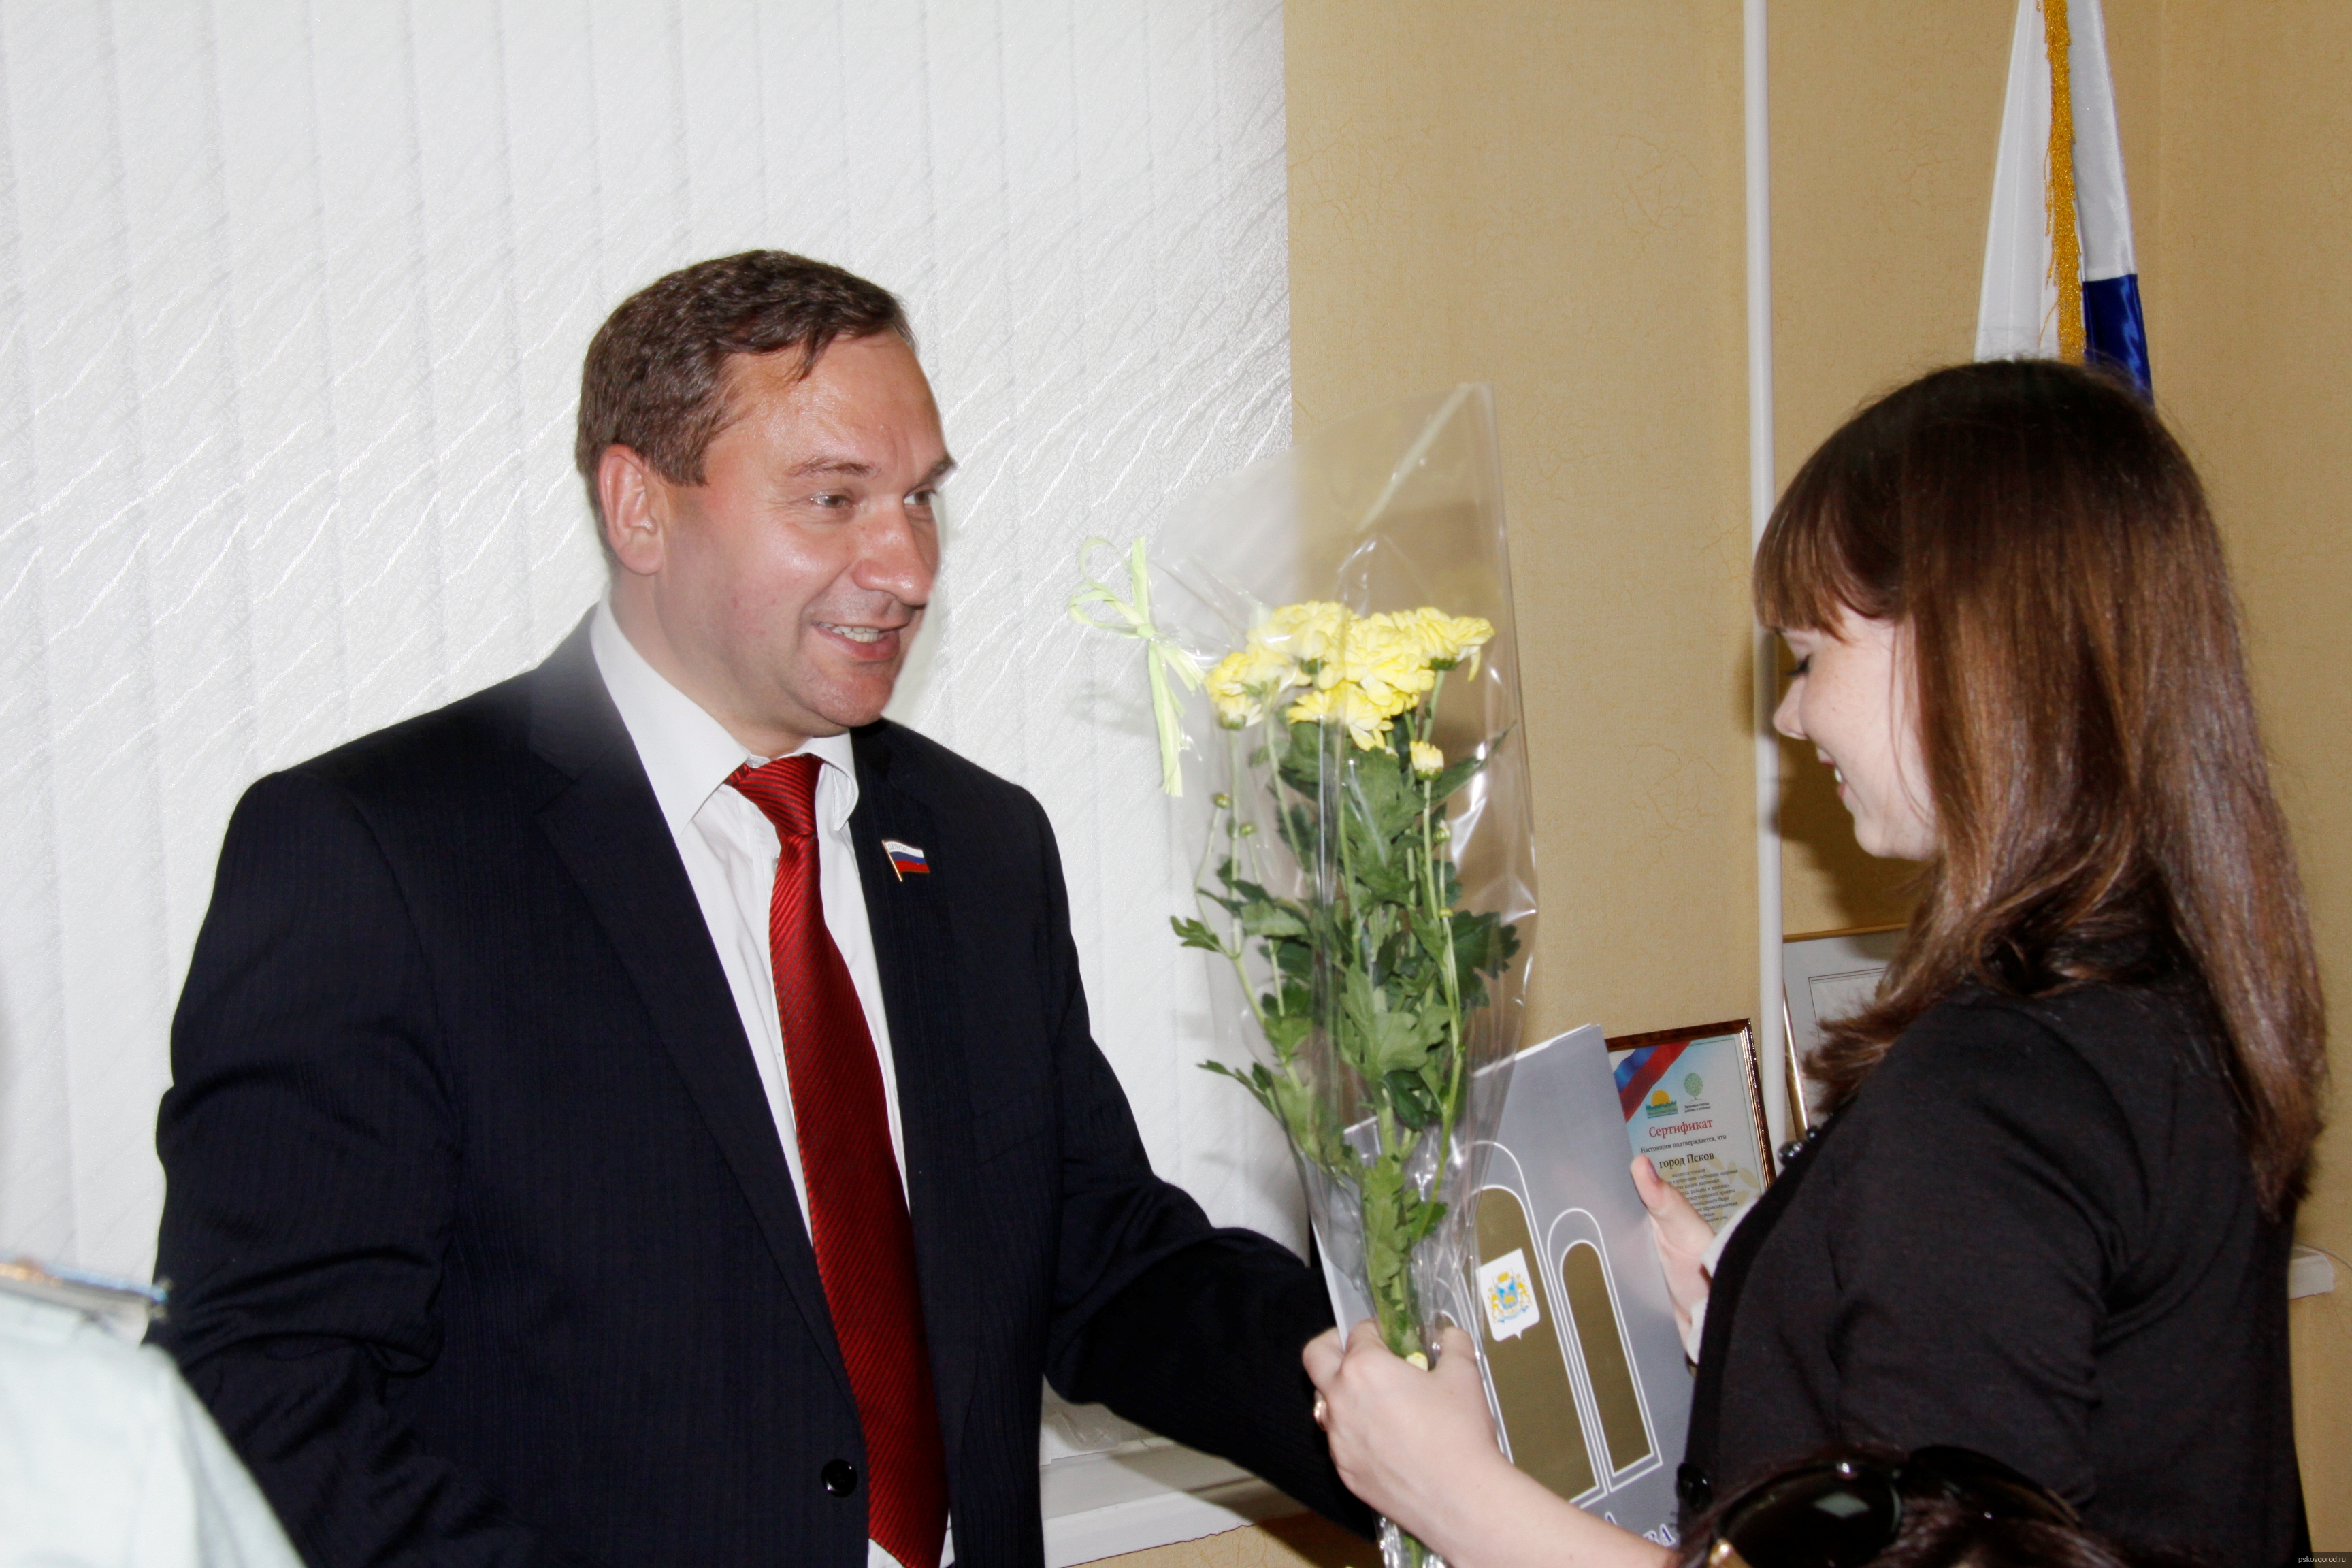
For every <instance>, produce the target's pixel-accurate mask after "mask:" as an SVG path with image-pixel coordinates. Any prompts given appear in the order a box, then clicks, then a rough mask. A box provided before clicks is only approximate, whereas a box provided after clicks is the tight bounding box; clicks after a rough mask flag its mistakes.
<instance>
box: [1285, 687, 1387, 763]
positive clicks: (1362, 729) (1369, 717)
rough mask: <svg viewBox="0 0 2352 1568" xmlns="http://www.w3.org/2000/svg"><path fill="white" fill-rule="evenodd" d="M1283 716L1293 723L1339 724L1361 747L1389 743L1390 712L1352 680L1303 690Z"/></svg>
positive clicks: (1366, 749) (1373, 749) (1370, 749)
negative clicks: (1382, 709)
mask: <svg viewBox="0 0 2352 1568" xmlns="http://www.w3.org/2000/svg"><path fill="white" fill-rule="evenodd" d="M1283 717H1284V718H1286V719H1287V720H1289V721H1291V722H1292V723H1294V724H1320V723H1329V724H1338V725H1340V726H1342V727H1343V728H1345V729H1346V730H1347V731H1348V739H1349V740H1351V741H1353V742H1355V743H1356V747H1357V749H1358V750H1359V751H1365V752H1370V751H1375V750H1377V749H1379V748H1380V747H1381V745H1383V744H1384V743H1386V737H1387V735H1388V732H1389V715H1388V714H1386V713H1384V712H1382V711H1381V709H1380V707H1379V705H1378V704H1376V703H1374V702H1373V701H1371V700H1370V699H1369V698H1367V697H1366V696H1365V695H1364V692H1363V689H1362V688H1361V687H1360V686H1357V685H1355V684H1353V683H1352V682H1349V681H1344V680H1343V681H1341V682H1340V683H1339V685H1337V686H1331V687H1317V688H1315V689H1311V690H1307V691H1302V692H1300V693H1299V695H1298V700H1297V701H1296V702H1294V703H1292V704H1291V705H1290V707H1289V709H1288V710H1286V712H1285V713H1284V714H1283Z"/></svg>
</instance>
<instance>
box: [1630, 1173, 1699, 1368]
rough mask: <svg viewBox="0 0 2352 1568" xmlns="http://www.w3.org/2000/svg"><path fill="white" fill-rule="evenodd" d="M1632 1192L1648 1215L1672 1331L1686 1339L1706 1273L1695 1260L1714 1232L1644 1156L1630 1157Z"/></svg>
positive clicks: (1697, 1259)
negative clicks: (1672, 1318) (1668, 1301)
mask: <svg viewBox="0 0 2352 1568" xmlns="http://www.w3.org/2000/svg"><path fill="white" fill-rule="evenodd" d="M1633 1190H1634V1191H1635V1192H1637V1193H1639V1194H1642V1206H1643V1208H1645V1209H1648V1210H1649V1211H1650V1230H1651V1232H1652V1234H1653V1235H1654V1236H1655V1237H1657V1241H1658V1261H1659V1262H1660V1263H1662V1264H1664V1266H1665V1270H1666V1294H1667V1295H1669V1296H1672V1297H1673V1298H1674V1300H1675V1328H1677V1329H1679V1330H1681V1331H1682V1333H1683V1337H1684V1338H1685V1339H1688V1338H1689V1337H1690V1326H1691V1316H1692V1314H1693V1313H1695V1312H1696V1311H1697V1310H1698V1308H1699V1303H1700V1302H1702V1301H1704V1300H1706V1288H1707V1278H1706V1269H1704V1268H1700V1267H1699V1259H1700V1258H1704V1257H1706V1249H1707V1247H1710V1246H1711V1245H1713V1244H1714V1241H1715V1228H1714V1226H1710V1225H1708V1224H1707V1223H1706V1221H1705V1220H1703V1219H1701V1218H1699V1217H1698V1210H1696V1209H1695V1208H1693V1207H1691V1205H1690V1200H1689V1199H1688V1198H1686V1197H1685V1196H1683V1195H1682V1194H1681V1193H1679V1192H1677V1191H1676V1190H1675V1187H1674V1184H1672V1183H1670V1182H1668V1181H1667V1180H1666V1179H1665V1178H1664V1176H1661V1175H1660V1174H1658V1168H1657V1167H1656V1166H1655V1165H1653V1164H1651V1163H1650V1157H1649V1156H1648V1155H1647V1154H1636V1155H1635V1156H1633Z"/></svg>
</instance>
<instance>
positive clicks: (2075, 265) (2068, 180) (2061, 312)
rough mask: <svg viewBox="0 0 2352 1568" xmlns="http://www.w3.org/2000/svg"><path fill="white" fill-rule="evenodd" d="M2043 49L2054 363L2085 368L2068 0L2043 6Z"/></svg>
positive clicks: (2051, 0)
mask: <svg viewBox="0 0 2352 1568" xmlns="http://www.w3.org/2000/svg"><path fill="white" fill-rule="evenodd" d="M2073 43H2074V36H2073V34H2072V33H2071V32H2070V31H2069V30H2068V28H2067V26H2066V0H2042V46H2043V47H2045V48H2047V49H2048V50H2049V51H2050V177H2049V181H2048V183H2047V184H2046V186H2045V187H2044V188H2045V191H2046V195H2044V197H2043V201H2044V203H2045V205H2046V209H2047V211H2048V213H2049V220H2050V281H2051V283H2052V284H2053V285H2054V286H2055V287H2056V289H2057V290H2058V357H2059V358H2060V359H2063V360H2064V361H2066V362H2067V363H2069V364H2081V363H2083V237H2082V235H2081V234H2080V233H2079V232H2077V230H2076V229H2075V227H2074V86H2073V84H2072V82H2071V81H2070V80H2069V79H2068V78H2067V72H2066V59H2067V52H2068V50H2069V48H2070V47H2072V45H2073Z"/></svg>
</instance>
